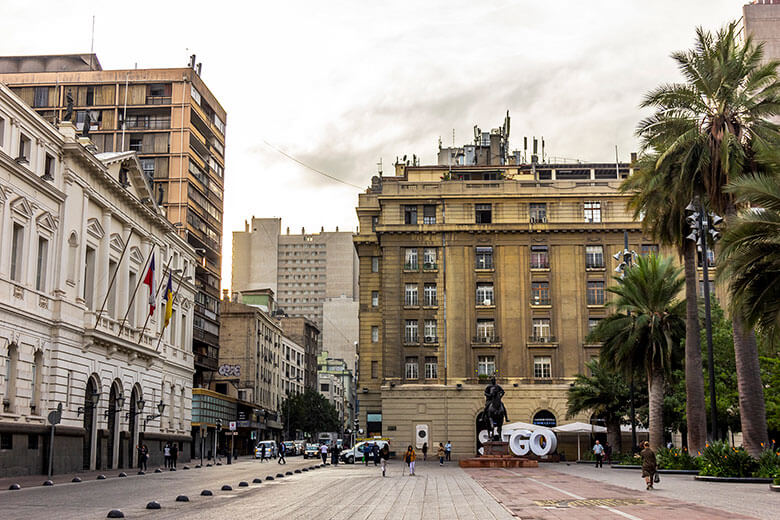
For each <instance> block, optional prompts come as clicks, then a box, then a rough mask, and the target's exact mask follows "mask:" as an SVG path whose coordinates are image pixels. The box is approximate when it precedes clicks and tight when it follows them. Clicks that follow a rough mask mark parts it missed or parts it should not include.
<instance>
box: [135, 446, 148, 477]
mask: <svg viewBox="0 0 780 520" xmlns="http://www.w3.org/2000/svg"><path fill="white" fill-rule="evenodd" d="M137 450H138V470H139V471H146V461H147V460H148V459H149V448H147V447H146V444H139V445H138V448H137Z"/></svg>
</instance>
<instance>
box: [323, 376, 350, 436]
mask: <svg viewBox="0 0 780 520" xmlns="http://www.w3.org/2000/svg"><path fill="white" fill-rule="evenodd" d="M317 388H318V390H319V392H320V394H322V396H323V397H324V398H325V399H327V400H328V401H329V402H330V404H332V405H333V407H334V408H335V409H336V412H337V413H338V415H339V421H340V426H341V427H342V428H343V427H344V385H343V383H342V380H341V378H340V377H339V376H337V375H336V374H331V373H329V372H318V373H317Z"/></svg>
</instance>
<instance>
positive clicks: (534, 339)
mask: <svg viewBox="0 0 780 520" xmlns="http://www.w3.org/2000/svg"><path fill="white" fill-rule="evenodd" d="M555 342H556V341H555V336H528V343H555Z"/></svg>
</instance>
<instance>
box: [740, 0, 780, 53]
mask: <svg viewBox="0 0 780 520" xmlns="http://www.w3.org/2000/svg"><path fill="white" fill-rule="evenodd" d="M742 20H743V24H744V27H745V32H746V33H747V34H749V35H750V36H752V37H753V39H754V40H755V42H756V43H759V42H763V43H764V60H765V61H769V60H778V59H780V0H754V1H753V2H751V3H749V4H747V5H744V6H743V7H742Z"/></svg>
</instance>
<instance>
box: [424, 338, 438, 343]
mask: <svg viewBox="0 0 780 520" xmlns="http://www.w3.org/2000/svg"><path fill="white" fill-rule="evenodd" d="M434 341H436V336H425V342H426V343H433V342H434Z"/></svg>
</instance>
